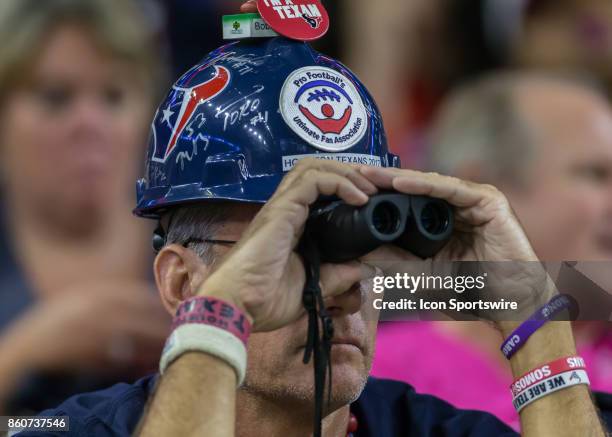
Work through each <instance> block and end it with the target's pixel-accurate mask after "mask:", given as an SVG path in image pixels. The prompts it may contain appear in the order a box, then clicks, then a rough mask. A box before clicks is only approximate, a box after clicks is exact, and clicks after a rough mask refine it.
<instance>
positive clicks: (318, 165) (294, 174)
mask: <svg viewBox="0 0 612 437" xmlns="http://www.w3.org/2000/svg"><path fill="white" fill-rule="evenodd" d="M359 168H360V167H359V166H354V165H347V164H341V163H338V162H335V161H326V160H320V159H312V158H308V159H303V160H302V161H300V162H299V163H298V164H297V165H296V166H295V168H294V169H293V170H292V171H291V172H290V173H289V174H288V175H287V176H285V178H284V179H283V181H282V183H281V184H280V186H279V189H278V191H277V192H278V193H279V194H281V193H283V192H284V191H286V190H287V189H289V188H290V187H292V186H294V185H295V181H296V180H299V179H301V178H303V175H304V173H308V172H310V171H312V170H318V171H321V172H326V173H333V174H337V175H339V176H342V177H344V178H346V179H348V180H350V181H351V182H352V183H353V184H354V185H355V186H356V187H357V188H359V189H360V190H361V191H363V192H364V193H366V194H368V195H373V194H376V192H377V191H378V189H377V188H376V185H374V184H373V183H372V182H370V181H369V180H368V178H366V177H365V176H364V175H362V174H361V173H360V171H359Z"/></svg>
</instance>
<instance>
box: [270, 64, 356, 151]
mask: <svg viewBox="0 0 612 437" xmlns="http://www.w3.org/2000/svg"><path fill="white" fill-rule="evenodd" d="M280 110H281V114H282V116H283V119H284V120H285V123H287V124H288V125H289V127H290V128H291V129H292V130H293V131H294V132H295V133H296V134H298V135H299V136H300V137H301V138H302V139H303V140H304V141H306V142H307V143H308V144H311V145H313V146H315V147H316V148H318V149H321V150H325V151H326V152H341V151H343V150H346V149H350V148H351V147H352V146H354V145H355V144H356V143H358V142H359V140H361V139H362V138H363V136H364V135H365V133H366V131H367V130H368V114H367V111H366V109H365V106H364V104H363V101H362V100H361V96H360V95H359V92H358V91H357V88H355V85H354V84H353V82H351V81H350V80H349V79H348V78H347V77H346V76H344V75H342V74H341V73H339V72H337V71H335V70H332V69H331V68H326V67H316V66H312V67H304V68H300V69H299V70H296V71H294V72H293V73H291V74H290V75H289V77H288V78H287V80H286V81H285V84H284V85H283V89H282V91H281V96H280Z"/></svg>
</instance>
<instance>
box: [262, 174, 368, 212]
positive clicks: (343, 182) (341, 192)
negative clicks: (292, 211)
mask: <svg viewBox="0 0 612 437" xmlns="http://www.w3.org/2000/svg"><path fill="white" fill-rule="evenodd" d="M321 195H325V196H333V195H336V196H338V197H340V198H341V199H342V200H344V201H345V202H346V203H348V204H350V205H355V206H360V205H363V204H365V203H366V202H367V201H368V196H367V194H366V193H364V192H363V191H362V190H360V189H359V188H358V187H357V186H356V185H355V184H354V183H353V182H352V181H351V180H349V179H347V178H346V177H343V176H340V175H338V174H336V173H330V172H324V171H321V170H317V169H314V168H310V169H308V170H306V171H305V172H303V173H301V174H300V176H299V177H298V178H297V179H295V180H294V181H293V186H291V187H289V188H287V189H286V190H285V191H284V192H282V193H280V194H279V197H278V198H277V199H274V203H277V202H294V203H298V204H300V205H311V204H312V203H314V202H315V201H316V200H317V199H318V198H319V196H321Z"/></svg>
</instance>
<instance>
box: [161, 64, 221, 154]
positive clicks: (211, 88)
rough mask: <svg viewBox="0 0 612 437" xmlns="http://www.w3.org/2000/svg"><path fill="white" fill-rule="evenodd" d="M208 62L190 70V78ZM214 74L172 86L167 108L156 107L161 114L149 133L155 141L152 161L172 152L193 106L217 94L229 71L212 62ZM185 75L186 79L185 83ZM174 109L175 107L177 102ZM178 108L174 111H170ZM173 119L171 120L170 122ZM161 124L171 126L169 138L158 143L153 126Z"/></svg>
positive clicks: (190, 115) (192, 112) (193, 110)
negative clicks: (171, 95) (191, 71)
mask: <svg viewBox="0 0 612 437" xmlns="http://www.w3.org/2000/svg"><path fill="white" fill-rule="evenodd" d="M206 68H209V66H201V67H199V68H197V69H195V70H194V71H193V73H191V74H190V76H191V78H193V77H195V76H197V75H198V73H200V72H202V71H203V70H205V69H206ZM214 68H215V74H214V76H213V77H212V78H211V79H209V80H207V81H205V82H202V83H200V84H198V85H195V86H192V87H179V86H173V87H172V88H173V92H174V93H175V99H172V102H175V103H171V104H170V105H168V107H167V108H165V109H162V108H160V110H161V112H162V114H163V117H162V119H161V121H160V123H159V124H158V123H157V121H158V120H157V119H156V122H155V123H154V125H153V135H154V141H155V151H154V153H153V161H157V162H166V160H167V159H168V157H169V156H170V155H171V154H172V152H173V150H174V149H175V148H176V146H177V143H178V140H179V138H180V137H181V135H183V132H184V130H185V127H186V126H187V125H188V123H189V122H190V120H191V119H192V117H193V115H194V114H195V112H196V110H197V109H198V108H199V107H200V106H201V105H203V104H205V103H207V102H208V101H210V100H212V99H214V98H215V97H216V96H218V95H219V94H221V93H222V92H223V91H224V90H225V88H227V86H228V84H229V82H230V78H231V73H230V71H229V70H228V69H227V68H225V67H220V66H215V67H214ZM189 81H190V80H189V79H187V81H186V82H187V83H189ZM179 104H180V107H179V108H178V111H176V110H174V111H173V109H176V107H177V106H179ZM176 112H178V115H177V116H175V115H174V114H175V113H176ZM172 119H174V122H172ZM159 125H161V127H160V128H161V129H164V127H163V126H164V125H165V126H166V128H167V129H170V130H171V133H170V139H169V141H165V142H163V143H162V144H163V146H161V145H160V144H158V140H157V136H158V130H157V127H159Z"/></svg>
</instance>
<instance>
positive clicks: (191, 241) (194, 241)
mask: <svg viewBox="0 0 612 437" xmlns="http://www.w3.org/2000/svg"><path fill="white" fill-rule="evenodd" d="M202 243H207V244H216V245H221V246H233V245H234V244H237V243H238V242H237V241H233V240H211V239H202V238H190V239H189V240H187V241H185V242H184V243H183V247H188V246H189V245H190V244H202Z"/></svg>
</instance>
